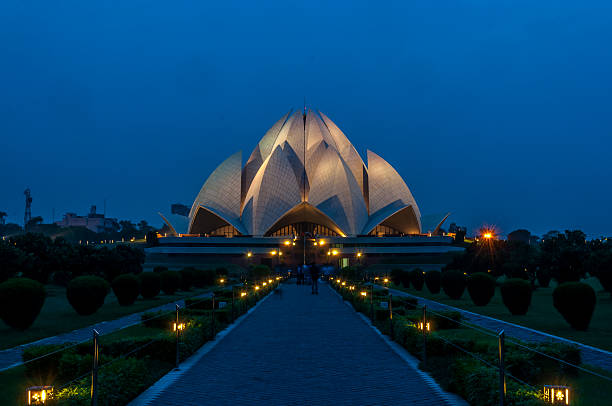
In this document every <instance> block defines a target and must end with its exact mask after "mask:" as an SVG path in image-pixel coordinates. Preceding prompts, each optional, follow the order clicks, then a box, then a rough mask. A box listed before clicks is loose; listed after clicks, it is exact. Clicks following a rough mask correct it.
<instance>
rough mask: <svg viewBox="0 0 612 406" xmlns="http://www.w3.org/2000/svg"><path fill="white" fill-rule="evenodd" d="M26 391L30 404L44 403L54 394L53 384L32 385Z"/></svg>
mask: <svg viewBox="0 0 612 406" xmlns="http://www.w3.org/2000/svg"><path fill="white" fill-rule="evenodd" d="M26 391H27V394H28V405H44V404H45V403H47V400H49V399H50V398H51V396H53V386H31V387H29V388H28V389H26Z"/></svg>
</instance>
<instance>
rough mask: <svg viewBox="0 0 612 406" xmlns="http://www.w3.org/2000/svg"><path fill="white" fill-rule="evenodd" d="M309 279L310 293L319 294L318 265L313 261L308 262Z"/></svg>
mask: <svg viewBox="0 0 612 406" xmlns="http://www.w3.org/2000/svg"><path fill="white" fill-rule="evenodd" d="M310 279H312V294H313V295H318V294H319V266H318V265H317V264H315V263H312V264H310Z"/></svg>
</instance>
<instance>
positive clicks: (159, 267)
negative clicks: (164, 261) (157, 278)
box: [153, 266, 168, 273]
mask: <svg viewBox="0 0 612 406" xmlns="http://www.w3.org/2000/svg"><path fill="white" fill-rule="evenodd" d="M167 270H168V268H167V267H165V266H156V267H155V268H153V272H155V273H162V272H166V271H167Z"/></svg>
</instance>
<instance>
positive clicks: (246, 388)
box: [150, 284, 446, 405]
mask: <svg viewBox="0 0 612 406" xmlns="http://www.w3.org/2000/svg"><path fill="white" fill-rule="evenodd" d="M282 291H283V294H282V297H281V295H273V296H271V297H270V298H268V299H267V300H266V301H265V302H263V303H262V304H261V306H260V307H259V308H258V309H257V310H256V311H255V312H253V314H251V315H250V316H249V317H248V318H246V319H245V320H244V321H243V322H242V323H241V324H240V325H238V326H237V327H236V328H235V329H234V330H233V331H231V332H230V333H229V334H228V335H227V336H226V337H225V338H224V339H223V340H221V341H220V342H219V343H218V345H217V346H216V347H214V348H213V349H212V350H211V351H210V352H209V353H208V354H206V355H204V357H203V358H202V359H201V360H200V361H198V362H197V363H196V364H194V365H193V367H192V368H191V369H189V370H187V371H185V373H184V374H183V375H181V376H180V377H179V378H178V379H177V380H176V381H175V382H174V383H172V384H170V386H168V387H167V388H166V389H165V390H163V391H162V392H161V393H160V394H159V395H158V396H157V397H156V398H155V400H154V401H153V402H152V403H150V404H153V405H170V404H181V405H204V404H207V405H208V404H210V405H230V404H231V405H244V404H248V405H253V404H261V405H323V404H324V405H366V404H367V405H373V404H384V405H444V404H446V403H445V401H444V400H443V398H442V397H441V396H440V395H439V394H438V393H437V392H436V391H435V390H433V389H432V388H431V387H430V386H429V385H428V384H427V383H426V382H425V381H424V380H423V378H421V375H420V374H418V373H417V372H416V370H414V369H413V368H412V367H410V366H409V365H408V364H407V363H406V362H405V361H404V360H402V359H401V358H400V357H399V356H398V355H397V354H396V353H395V352H393V351H392V350H391V349H390V348H389V346H388V345H387V344H385V342H384V341H383V340H382V338H381V337H380V336H379V335H378V334H377V333H376V332H374V331H373V330H372V328H371V327H369V326H368V325H366V323H365V322H364V321H363V320H362V319H360V318H359V316H358V315H357V314H356V313H355V312H354V311H353V310H352V309H350V308H349V307H348V306H346V305H345V304H343V303H342V302H341V300H340V299H339V297H338V296H337V295H336V294H335V293H334V292H332V290H331V289H330V288H329V287H328V286H326V285H324V284H321V286H320V293H319V295H318V296H316V295H315V296H313V295H311V293H310V287H309V286H296V285H293V284H291V285H283V286H282Z"/></svg>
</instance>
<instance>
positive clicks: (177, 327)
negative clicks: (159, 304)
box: [172, 322, 185, 332]
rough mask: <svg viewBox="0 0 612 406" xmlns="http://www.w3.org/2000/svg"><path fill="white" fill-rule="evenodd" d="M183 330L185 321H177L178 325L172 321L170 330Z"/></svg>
mask: <svg viewBox="0 0 612 406" xmlns="http://www.w3.org/2000/svg"><path fill="white" fill-rule="evenodd" d="M177 330H178V331H183V330H185V323H178V325H177V324H176V322H174V323H172V331H173V332H176V331H177Z"/></svg>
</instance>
